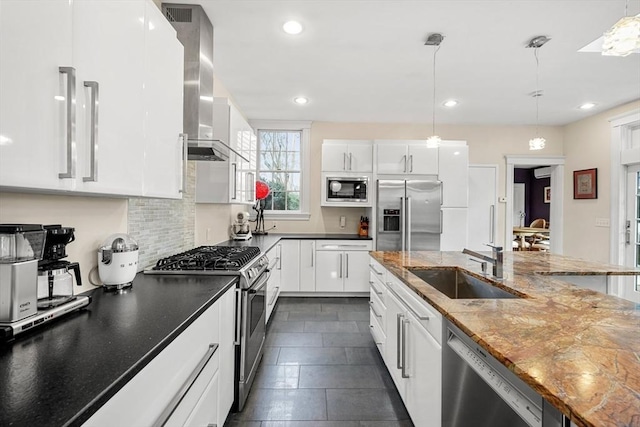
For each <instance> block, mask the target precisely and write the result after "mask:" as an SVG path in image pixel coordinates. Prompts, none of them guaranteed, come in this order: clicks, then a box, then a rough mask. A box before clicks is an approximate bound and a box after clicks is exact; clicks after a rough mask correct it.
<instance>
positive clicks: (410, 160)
mask: <svg viewBox="0 0 640 427" xmlns="http://www.w3.org/2000/svg"><path fill="white" fill-rule="evenodd" d="M409 172H413V154H412V155H410V156H409Z"/></svg>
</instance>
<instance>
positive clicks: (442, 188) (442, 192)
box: [438, 181, 444, 206]
mask: <svg viewBox="0 0 640 427" xmlns="http://www.w3.org/2000/svg"><path fill="white" fill-rule="evenodd" d="M438 182H439V183H440V206H442V204H443V203H444V182H442V181H438Z"/></svg>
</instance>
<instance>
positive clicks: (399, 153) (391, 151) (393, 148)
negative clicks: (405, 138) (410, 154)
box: [376, 141, 408, 174]
mask: <svg viewBox="0 0 640 427" xmlns="http://www.w3.org/2000/svg"><path fill="white" fill-rule="evenodd" d="M376 150H377V159H378V160H377V164H378V174H404V173H407V172H408V168H407V166H408V161H407V144H406V143H403V142H402V141H387V142H384V143H376Z"/></svg>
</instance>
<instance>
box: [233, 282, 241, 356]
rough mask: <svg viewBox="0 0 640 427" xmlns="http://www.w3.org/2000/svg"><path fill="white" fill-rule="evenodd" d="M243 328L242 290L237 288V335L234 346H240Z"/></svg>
mask: <svg viewBox="0 0 640 427" xmlns="http://www.w3.org/2000/svg"><path fill="white" fill-rule="evenodd" d="M241 326H242V290H241V289H238V288H236V335H235V337H234V339H233V345H240V338H241V337H240V334H241V333H242V332H241V331H240V327H241Z"/></svg>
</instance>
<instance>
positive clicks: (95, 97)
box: [82, 81, 100, 182]
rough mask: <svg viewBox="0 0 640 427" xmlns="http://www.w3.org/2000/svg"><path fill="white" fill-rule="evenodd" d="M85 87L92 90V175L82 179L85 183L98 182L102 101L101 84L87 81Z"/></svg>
mask: <svg viewBox="0 0 640 427" xmlns="http://www.w3.org/2000/svg"><path fill="white" fill-rule="evenodd" d="M84 87H88V88H89V89H91V140H90V143H91V173H90V174H89V176H84V177H82V181H83V182H97V181H98V156H97V155H96V154H97V153H98V102H99V99H100V84H99V83H98V82H93V81H86V82H84Z"/></svg>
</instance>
